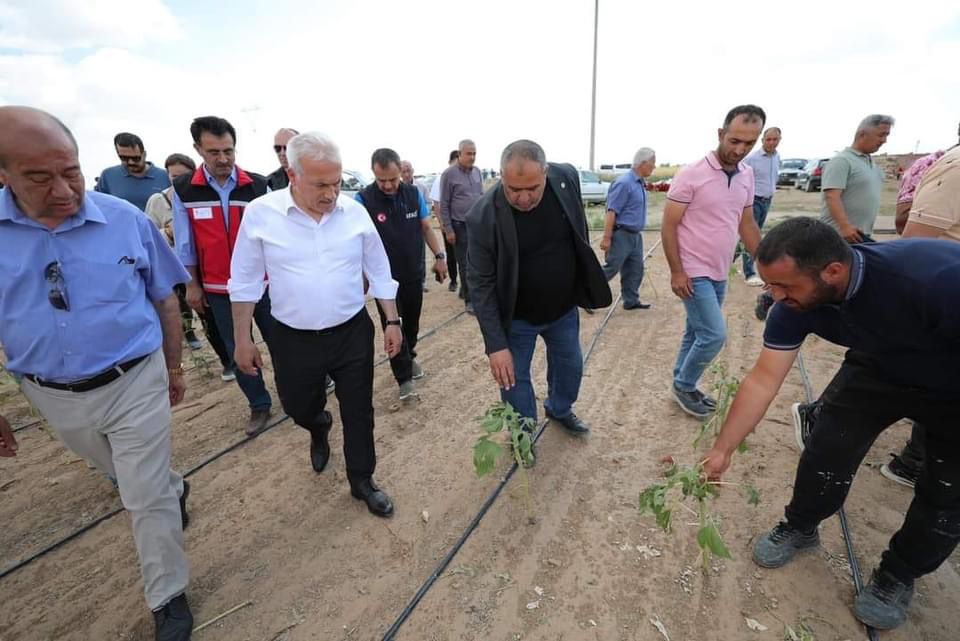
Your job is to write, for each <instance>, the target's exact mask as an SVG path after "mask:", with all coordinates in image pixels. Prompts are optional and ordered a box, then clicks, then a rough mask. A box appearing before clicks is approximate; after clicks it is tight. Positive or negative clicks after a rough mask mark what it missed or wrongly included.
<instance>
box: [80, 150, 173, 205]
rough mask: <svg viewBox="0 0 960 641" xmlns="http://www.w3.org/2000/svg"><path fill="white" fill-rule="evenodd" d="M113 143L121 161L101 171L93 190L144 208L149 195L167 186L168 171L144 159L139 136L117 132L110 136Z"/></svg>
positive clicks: (168, 181) (145, 156)
mask: <svg viewBox="0 0 960 641" xmlns="http://www.w3.org/2000/svg"><path fill="white" fill-rule="evenodd" d="M113 146H114V148H115V149H116V150H117V157H118V158H120V164H119V165H116V166H114V167H108V168H107V169H104V170H103V172H102V173H101V174H100V178H99V179H98V180H97V185H96V190H97V191H99V192H100V193H102V194H110V195H111V196H116V197H117V198H122V199H124V200H126V201H127V202H128V203H130V204H131V205H133V206H134V207H136V208H137V209H139V210H140V211H146V209H147V201H148V200H149V199H150V196H152V195H154V194H158V193H160V192H161V191H163V190H164V189H166V188H167V187H169V186H170V178H169V177H168V176H167V172H165V171H164V170H162V169H160V168H159V167H155V166H154V165H153V163H152V162H147V150H146V149H144V148H143V141H142V140H140V136H137V135H134V134H130V133H126V132H124V133H119V134H117V135H116V136H114V137H113Z"/></svg>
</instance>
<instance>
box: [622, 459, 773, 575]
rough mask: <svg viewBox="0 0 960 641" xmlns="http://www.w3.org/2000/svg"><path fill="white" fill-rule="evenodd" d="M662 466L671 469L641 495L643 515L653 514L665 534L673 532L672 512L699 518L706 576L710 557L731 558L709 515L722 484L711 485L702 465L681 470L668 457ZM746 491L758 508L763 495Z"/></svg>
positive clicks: (750, 488)
mask: <svg viewBox="0 0 960 641" xmlns="http://www.w3.org/2000/svg"><path fill="white" fill-rule="evenodd" d="M663 462H664V463H666V464H667V465H668V467H667V469H666V470H665V471H664V473H663V481H662V482H660V483H654V484H652V485H650V486H649V487H647V488H646V489H645V490H643V491H642V492H641V493H640V513H641V514H645V513H647V512H650V513H652V514H653V516H654V518H655V520H656V522H657V525H658V526H659V527H660V529H662V530H663V531H664V532H672V531H673V512H674V511H675V510H676V509H677V508H683V509H685V510H686V511H687V512H689V513H690V514H692V515H694V516H696V517H697V525H698V530H697V545H698V546H699V547H700V552H701V558H702V560H703V572H704V574H706V573H707V572H708V571H709V569H710V557H711V555H716V556H718V557H720V558H724V559H729V558H730V551H729V550H728V549H727V546H726V544H725V543H724V542H723V537H722V536H721V535H720V528H719V523H718V521H717V519H716V517H714V516H713V515H712V514H711V513H710V509H709V505H708V499H712V498H714V497H716V496H717V495H718V494H719V486H720V485H721V483H720V482H718V481H708V480H707V479H706V476H705V475H704V473H703V466H702V464H700V465H695V466H690V467H680V466H678V465H677V464H676V463H675V462H674V461H673V458H672V457H667V458H666V459H664V461H663ZM724 485H733V484H724ZM745 490H746V496H747V502H748V503H750V504H751V505H757V504H759V502H760V493H759V492H757V490H756V488H754V487H752V486H745ZM688 499H692V500H694V501H695V502H696V509H693V508H691V507H690V506H689V505H687V504H686V501H687V500H688Z"/></svg>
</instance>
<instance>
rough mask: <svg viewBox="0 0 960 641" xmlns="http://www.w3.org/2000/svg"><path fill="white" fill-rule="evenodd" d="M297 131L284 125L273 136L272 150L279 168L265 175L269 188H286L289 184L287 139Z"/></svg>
mask: <svg viewBox="0 0 960 641" xmlns="http://www.w3.org/2000/svg"><path fill="white" fill-rule="evenodd" d="M298 133H300V132H299V131H297V130H296V129H291V128H289V127H284V128H283V129H281V130H279V131H278V132H277V133H276V134H275V135H274V136H273V152H274V153H275V154H277V160H279V161H280V168H279V169H277V170H276V171H275V172H273V173H272V174H270V175H269V176H267V186H268V187H270V189H271V190H273V191H276V190H278V189H286V187H287V185H289V184H290V179H289V178H287V167H288V165H287V141H289V140H290V139H291V138H293V137H294V136H296V135H297V134H298Z"/></svg>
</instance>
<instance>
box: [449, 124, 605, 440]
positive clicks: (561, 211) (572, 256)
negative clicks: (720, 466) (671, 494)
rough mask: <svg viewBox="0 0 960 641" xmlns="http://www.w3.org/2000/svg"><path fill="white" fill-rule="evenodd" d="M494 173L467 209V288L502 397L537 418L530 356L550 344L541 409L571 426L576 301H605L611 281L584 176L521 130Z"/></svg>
mask: <svg viewBox="0 0 960 641" xmlns="http://www.w3.org/2000/svg"><path fill="white" fill-rule="evenodd" d="M500 168H501V171H502V178H501V180H500V183H499V184H498V185H497V186H496V187H495V188H494V189H491V190H489V191H488V192H487V193H485V194H484V195H483V196H482V197H481V198H480V200H479V201H477V203H476V204H474V206H473V207H472V208H471V210H470V212H469V213H468V214H467V229H468V238H469V249H468V252H467V260H468V261H469V265H470V268H469V269H468V270H467V279H468V280H469V291H470V296H471V298H472V300H473V304H474V309H475V311H476V315H477V321H478V322H479V323H480V330H481V332H482V333H483V340H484V344H485V346H486V352H487V355H488V357H489V359H490V371H491V373H492V374H493V377H494V379H495V380H496V381H497V383H498V384H499V385H500V388H501V392H500V395H501V398H502V399H503V400H504V401H506V402H508V403H510V404H511V405H513V407H514V408H515V409H516V410H517V411H518V412H519V413H520V414H521V415H522V416H526V417H530V418H533V419H536V417H537V405H536V397H535V396H534V392H533V385H532V383H531V381H530V361H531V359H532V358H533V351H534V348H535V347H536V343H537V336H542V337H543V340H544V343H546V346H547V385H548V392H547V399H546V401H545V402H544V409H545V410H546V413H547V416H548V417H550V418H551V419H553V420H555V421H557V422H559V423H560V424H561V425H562V426H563V427H565V428H566V429H567V430H568V431H570V432H571V433H574V434H585V433H587V432H589V431H590V430H589V428H588V427H587V425H586V424H585V423H584V422H583V421H582V420H580V419H579V418H578V417H577V415H576V414H574V413H573V404H574V402H576V400H577V395H578V394H579V392H580V379H581V376H582V374H583V355H582V354H581V352H580V316H579V314H578V311H577V307H578V306H581V307H591V308H596V307H605V306H607V305H609V304H610V303H611V298H612V297H611V295H610V287H609V286H608V285H607V279H606V277H605V276H604V274H603V268H601V267H600V262H599V261H598V260H597V257H596V254H594V252H593V249H591V247H590V244H589V241H588V239H587V223H586V216H585V215H584V212H583V204H582V202H581V200H580V182H579V177H578V175H577V171H576V169H574V168H573V167H572V166H570V165H557V164H549V165H548V164H547V160H546V156H545V155H544V152H543V149H542V148H541V147H540V145H538V144H537V143H535V142H533V141H530V140H518V141H516V142H514V143H511V144H510V145H508V146H507V148H506V149H504V150H503V155H502V156H501V158H500Z"/></svg>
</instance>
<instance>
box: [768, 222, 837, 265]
mask: <svg viewBox="0 0 960 641" xmlns="http://www.w3.org/2000/svg"><path fill="white" fill-rule="evenodd" d="M851 252H852V250H851V249H850V245H848V244H847V241H845V240H844V239H843V238H842V237H841V236H840V234H838V233H837V232H836V231H835V230H834V229H833V227H831V226H830V225H827V224H825V223H822V222H820V221H819V220H817V219H816V218H808V217H806V216H798V217H797V218H789V219H787V220H785V221H783V222H782V223H779V224H777V225H775V226H774V227H773V228H772V229H770V231H768V232H767V234H766V236H764V237H763V240H761V241H760V246H759V247H758V248H757V262H758V263H762V264H764V265H769V264H771V263H774V262H776V261H778V260H780V259H781V258H783V257H784V256H789V257H790V258H792V259H793V260H794V262H795V263H796V264H797V268H798V269H799V270H800V271H803V272H807V273H810V274H819V273H820V271H821V270H823V268H824V267H826V266H827V265H829V264H830V263H844V264H847V263H849V262H850V260H851V259H852V253H851Z"/></svg>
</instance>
